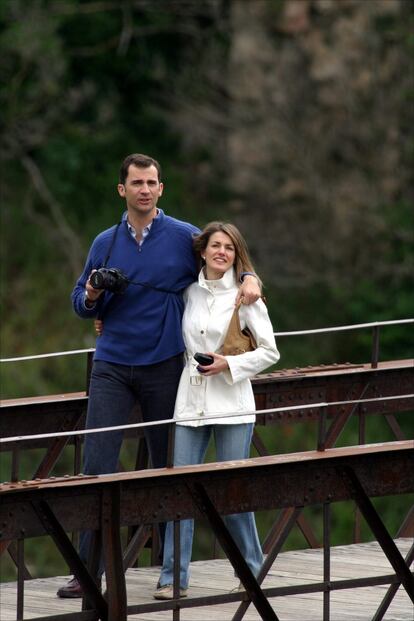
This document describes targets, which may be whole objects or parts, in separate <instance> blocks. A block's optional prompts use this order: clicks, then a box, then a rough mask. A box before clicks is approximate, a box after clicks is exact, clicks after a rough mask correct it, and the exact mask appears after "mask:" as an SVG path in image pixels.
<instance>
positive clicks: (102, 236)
mask: <svg viewBox="0 0 414 621" xmlns="http://www.w3.org/2000/svg"><path fill="white" fill-rule="evenodd" d="M118 226H119V224H114V225H113V226H111V227H109V229H105V230H104V231H101V232H100V233H98V235H97V236H96V237H95V239H94V240H93V244H94V245H96V244H97V245H101V244H102V243H107V242H108V240H112V238H113V236H114V235H115V231H116V229H117V227H118Z"/></svg>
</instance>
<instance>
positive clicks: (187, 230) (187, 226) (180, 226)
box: [164, 215, 200, 237]
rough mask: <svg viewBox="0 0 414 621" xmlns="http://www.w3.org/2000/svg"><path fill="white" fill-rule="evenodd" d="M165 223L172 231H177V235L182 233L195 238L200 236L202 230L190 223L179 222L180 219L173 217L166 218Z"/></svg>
mask: <svg viewBox="0 0 414 621" xmlns="http://www.w3.org/2000/svg"><path fill="white" fill-rule="evenodd" d="M164 218H165V219H164V222H165V225H166V226H167V227H169V229H170V230H174V231H177V233H182V234H184V235H189V236H191V237H192V236H193V235H194V234H198V233H199V232H200V229H199V228H197V227H196V226H194V224H191V223H190V222H185V221H184V220H179V219H178V218H173V217H172V216H167V215H166V216H164Z"/></svg>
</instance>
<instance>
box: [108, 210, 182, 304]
mask: <svg viewBox="0 0 414 621" xmlns="http://www.w3.org/2000/svg"><path fill="white" fill-rule="evenodd" d="M121 224H122V220H121V222H118V224H117V225H116V227H115V230H114V232H113V235H112V239H111V244H110V246H109V250H108V252H107V255H106V257H105V261H104V262H103V265H102V267H106V266H107V263H108V261H109V259H110V256H111V253H112V249H113V247H114V245H115V241H116V236H117V235H118V231H119V227H120V226H121ZM127 280H128V283H129V284H130V285H138V286H139V287H147V289H154V291H161V292H162V293H174V294H175V295H178V292H177V291H172V290H171V289H163V288H162V287H156V286H155V285H151V284H150V283H149V282H140V281H134V280H129V278H127Z"/></svg>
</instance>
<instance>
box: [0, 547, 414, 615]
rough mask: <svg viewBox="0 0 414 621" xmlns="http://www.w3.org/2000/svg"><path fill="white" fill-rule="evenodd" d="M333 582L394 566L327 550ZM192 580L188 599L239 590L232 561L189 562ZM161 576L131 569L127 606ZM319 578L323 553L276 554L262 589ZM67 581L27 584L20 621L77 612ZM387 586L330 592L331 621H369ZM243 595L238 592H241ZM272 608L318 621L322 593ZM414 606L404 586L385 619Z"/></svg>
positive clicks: (372, 551) (10, 599)
mask: <svg viewBox="0 0 414 621" xmlns="http://www.w3.org/2000/svg"><path fill="white" fill-rule="evenodd" d="M396 544H397V546H398V548H399V550H400V552H401V553H402V555H403V556H405V555H406V554H407V552H408V550H409V548H410V546H411V545H412V539H411V538H404V539H398V540H396ZM331 563H332V565H331V577H332V579H333V580H334V579H337V580H339V579H349V578H358V577H362V576H379V575H384V574H390V573H392V568H391V566H390V564H389V562H388V560H387V558H386V557H385V555H384V553H383V552H382V550H381V548H380V547H379V545H378V543H376V542H371V543H364V544H353V545H348V546H337V547H333V548H331ZM191 567H192V578H191V586H190V590H189V597H204V596H206V595H219V594H222V593H228V592H229V591H230V590H231V589H233V588H234V587H236V586H237V584H238V581H237V580H236V578H235V577H234V575H233V570H232V567H231V565H230V563H229V562H228V561H227V560H224V559H216V560H209V561H197V562H194V563H192V565H191ZM158 575H159V568H158V567H145V568H138V569H129V570H128V571H127V574H126V576H127V579H126V583H127V592H128V604H129V605H134V604H142V603H150V602H154V600H153V599H152V593H153V590H154V587H155V584H156V582H157V579H158ZM322 579H323V557H322V550H321V549H313V550H312V549H308V550H296V551H290V552H283V553H281V554H279V556H278V557H277V558H276V561H275V562H274V564H273V567H272V569H271V570H270V572H269V575H268V576H267V577H266V579H265V581H264V584H263V586H264V587H281V586H290V585H294V584H300V583H304V582H309V583H310V584H311V583H312V582H320V581H322ZM65 580H66V578H65V577H54V578H48V579H35V580H31V581H28V582H26V584H25V615H24V619H33V618H35V617H39V616H43V615H51V614H62V613H65V612H66V613H70V612H72V613H74V612H76V611H79V610H80V607H81V604H80V600H60V599H58V598H57V597H56V590H57V589H58V588H59V587H60V586H61V585H62V584H63V583H64V582H65ZM387 588H388V585H382V586H373V587H364V588H358V589H347V590H340V591H334V592H332V593H331V611H330V613H331V616H330V620H331V621H347V620H349V621H368V620H371V619H372V618H373V615H374V613H375V611H376V609H377V607H378V606H379V604H380V603H381V601H382V598H383V596H384V595H385V593H386V591H387ZM16 591H17V584H16V583H7V584H2V585H0V598H1V599H0V602H1V604H0V619H1V621H11V620H12V619H13V620H14V619H16ZM240 596H242V594H240ZM270 601H271V604H272V606H273V608H274V610H275V612H276V614H277V616H278V618H279V619H280V621H321V619H322V611H323V607H322V594H321V593H308V594H305V595H294V596H284V597H278V598H276V597H275V598H272V599H271V600H270ZM237 605H238V604H237V603H227V604H221V605H216V606H209V607H203V608H188V609H183V610H181V611H180V619H181V620H182V621H230V620H231V619H232V616H233V614H234V612H235V611H236V609H237ZM128 619H129V620H132V619H133V620H136V621H167V620H170V619H172V611H165V612H156V613H144V614H140V615H131V616H129V617H128ZM244 619H246V621H253V620H255V621H256V620H258V619H260V617H259V616H258V614H257V611H256V609H255V608H254V606H253V605H250V607H249V608H248V610H247V612H246V614H245V617H244ZM413 619H414V607H413V604H412V602H411V600H410V599H409V597H408V595H407V593H406V591H405V590H404V588H403V587H400V588H399V590H398V592H397V593H396V595H395V597H394V599H393V601H392V603H391V605H390V607H389V609H388V611H387V612H386V614H385V616H384V620H385V621H413Z"/></svg>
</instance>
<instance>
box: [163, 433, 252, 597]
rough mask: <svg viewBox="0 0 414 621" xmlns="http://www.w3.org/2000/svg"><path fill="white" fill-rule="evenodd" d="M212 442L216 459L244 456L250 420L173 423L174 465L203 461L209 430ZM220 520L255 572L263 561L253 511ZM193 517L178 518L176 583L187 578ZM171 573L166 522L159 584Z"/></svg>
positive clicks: (169, 531)
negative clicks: (226, 422)
mask: <svg viewBox="0 0 414 621" xmlns="http://www.w3.org/2000/svg"><path fill="white" fill-rule="evenodd" d="M212 433H214V437H215V442H216V453H217V461H232V460H236V459H246V458H247V457H249V454H250V443H251V439H252V434H253V424H252V423H247V424H240V425H203V426H201V427H188V426H184V425H177V427H176V431H175V451H174V465H175V466H186V465H189V464H200V463H203V461H204V457H205V454H206V450H207V446H208V443H209V440H210V436H211V434H212ZM223 520H224V522H225V524H226V526H227V528H228V529H229V531H230V533H231V535H232V537H233V539H234V541H235V542H236V544H237V546H238V548H239V550H240V552H241V554H242V556H243V557H244V559H245V561H246V563H247V565H248V566H249V567H250V569H251V571H252V573H253V574H254V575H255V576H257V574H258V573H259V570H260V568H261V566H262V563H263V553H262V548H261V546H260V541H259V537H258V534H257V529H256V522H255V518H254V513H237V514H233V515H226V516H223ZM193 534H194V520H182V521H181V522H180V544H181V558H180V587H181V588H182V589H186V588H187V587H188V582H189V565H190V560H191V551H192V546H193ZM173 575H174V523H173V522H168V524H167V529H166V532H165V543H164V559H163V566H162V570H161V576H160V580H159V585H160V586H164V585H166V584H172V583H173Z"/></svg>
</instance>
